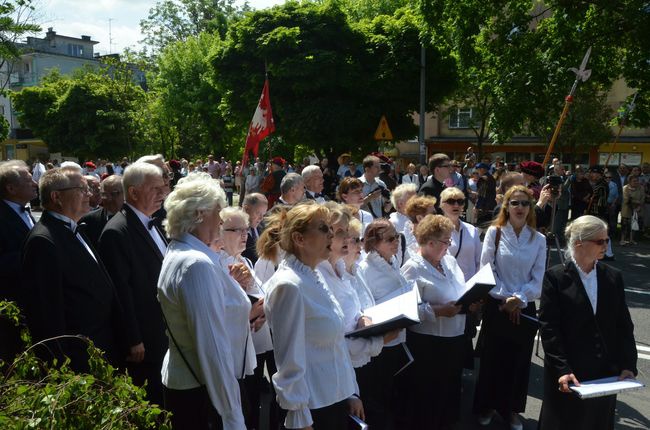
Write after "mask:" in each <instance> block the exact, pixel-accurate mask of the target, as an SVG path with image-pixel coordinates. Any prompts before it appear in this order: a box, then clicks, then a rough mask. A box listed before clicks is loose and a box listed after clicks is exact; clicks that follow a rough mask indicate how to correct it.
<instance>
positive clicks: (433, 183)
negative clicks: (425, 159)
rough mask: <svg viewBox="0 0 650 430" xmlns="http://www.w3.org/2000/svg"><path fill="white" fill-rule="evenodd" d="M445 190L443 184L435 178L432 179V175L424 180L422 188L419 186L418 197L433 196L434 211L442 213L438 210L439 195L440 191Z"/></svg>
mask: <svg viewBox="0 0 650 430" xmlns="http://www.w3.org/2000/svg"><path fill="white" fill-rule="evenodd" d="M444 189H445V184H443V183H442V182H440V181H438V180H437V179H436V178H434V177H433V175H432V176H431V177H430V178H429V179H427V180H426V182H425V183H424V184H422V186H420V190H419V191H418V195H420V196H433V197H435V198H436V211H437V212H438V213H442V211H441V209H440V193H442V190H444Z"/></svg>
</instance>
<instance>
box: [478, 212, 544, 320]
mask: <svg viewBox="0 0 650 430" xmlns="http://www.w3.org/2000/svg"><path fill="white" fill-rule="evenodd" d="M495 240H496V227H490V228H489V229H488V231H487V233H486V234H485V239H484V240H483V250H482V252H481V267H483V266H485V265H486V264H491V265H492V270H493V271H494V279H495V280H496V287H494V288H493V289H492V290H491V291H490V295H491V296H492V297H494V298H495V299H501V300H505V299H507V298H508V297H516V298H518V299H519V300H521V301H522V304H521V305H520V307H521V308H525V307H526V306H528V302H531V301H534V300H536V299H538V298H539V296H540V294H541V292H542V279H543V278H544V270H545V266H546V238H545V237H544V235H543V234H541V233H539V232H537V231H535V230H533V229H532V228H530V227H528V226H525V227H524V228H523V229H522V230H521V233H519V237H517V234H516V233H515V231H514V229H513V228H512V226H511V225H510V223H508V224H506V225H505V226H503V227H501V239H500V240H499V250H498V252H497V255H496V260H495V257H494V250H495V249H494V248H495V246H494V245H495Z"/></svg>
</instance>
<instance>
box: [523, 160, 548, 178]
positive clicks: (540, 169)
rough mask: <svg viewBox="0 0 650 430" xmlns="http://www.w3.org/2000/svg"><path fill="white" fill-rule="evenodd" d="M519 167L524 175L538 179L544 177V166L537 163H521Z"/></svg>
mask: <svg viewBox="0 0 650 430" xmlns="http://www.w3.org/2000/svg"><path fill="white" fill-rule="evenodd" d="M519 166H520V167H521V172H522V173H526V174H528V175H531V176H534V177H536V178H538V179H539V178H541V177H542V176H544V166H542V165H541V164H539V163H538V162H537V161H522V162H521V164H520V165H519Z"/></svg>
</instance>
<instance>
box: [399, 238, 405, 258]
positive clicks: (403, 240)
mask: <svg viewBox="0 0 650 430" xmlns="http://www.w3.org/2000/svg"><path fill="white" fill-rule="evenodd" d="M399 241H400V245H402V266H403V265H404V257H405V256H406V236H404V235H403V234H402V233H400V234H399Z"/></svg>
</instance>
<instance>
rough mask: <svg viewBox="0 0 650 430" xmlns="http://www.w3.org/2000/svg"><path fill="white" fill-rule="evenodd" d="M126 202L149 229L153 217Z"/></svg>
mask: <svg viewBox="0 0 650 430" xmlns="http://www.w3.org/2000/svg"><path fill="white" fill-rule="evenodd" d="M124 204H125V205H127V206H128V207H130V208H131V210H133V212H134V213H135V214H136V215H137V217H138V219H139V220H140V222H141V223H142V225H143V226H144V228H145V229H147V230H149V221H151V217H148V216H146V215H145V214H143V213H142V212H140V211H139V210H138V209H136V208H135V207H134V206H133V205H132V204H130V203H126V202H125V203H124ZM199 242H200V241H199Z"/></svg>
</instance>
